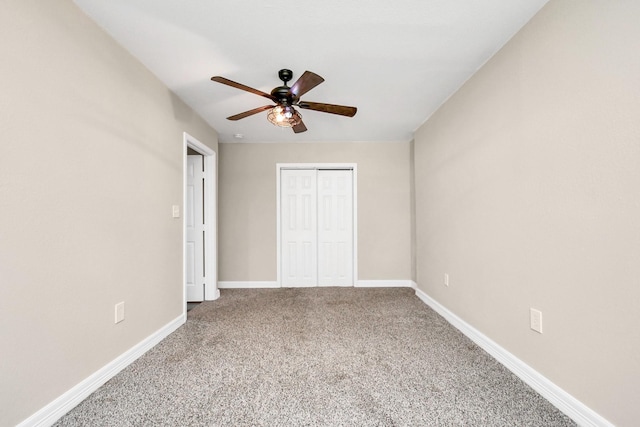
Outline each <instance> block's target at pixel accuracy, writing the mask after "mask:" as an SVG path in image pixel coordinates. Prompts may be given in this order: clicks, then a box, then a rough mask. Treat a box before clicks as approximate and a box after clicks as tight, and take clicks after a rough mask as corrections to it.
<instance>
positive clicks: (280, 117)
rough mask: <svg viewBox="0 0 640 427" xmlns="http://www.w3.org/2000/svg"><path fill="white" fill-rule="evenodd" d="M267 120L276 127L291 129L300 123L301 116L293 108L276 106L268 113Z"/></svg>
mask: <svg viewBox="0 0 640 427" xmlns="http://www.w3.org/2000/svg"><path fill="white" fill-rule="evenodd" d="M267 120H269V121H270V122H271V123H273V124H274V125H276V126H280V127H283V128H291V127H294V126H295V125H297V124H299V123H300V122H302V115H300V113H298V112H297V111H296V110H295V109H294V108H293V107H290V106H285V105H276V106H275V107H273V108H272V109H271V111H269V114H268V115H267Z"/></svg>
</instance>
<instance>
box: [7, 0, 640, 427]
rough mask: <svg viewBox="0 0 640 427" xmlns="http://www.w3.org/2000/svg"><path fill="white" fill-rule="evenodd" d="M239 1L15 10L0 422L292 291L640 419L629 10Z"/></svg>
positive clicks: (637, 133)
mask: <svg viewBox="0 0 640 427" xmlns="http://www.w3.org/2000/svg"><path fill="white" fill-rule="evenodd" d="M227 3H228V4H225V3H221V2H206V1H195V2H175V1H172V0H162V1H159V2H150V1H144V0H135V1H124V0H118V1H112V2H101V1H98V0H74V1H72V0H54V1H46V2H43V1H36V0H7V1H4V2H3V3H2V6H0V7H1V8H2V13H1V14H0V28H2V30H1V32H2V37H0V52H2V61H0V70H1V71H2V72H1V74H0V75H1V76H2V79H0V130H1V131H2V137H3V141H2V144H0V206H1V207H2V209H1V212H2V214H1V216H0V218H1V219H0V320H1V322H0V342H1V343H2V348H1V350H0V355H1V356H0V426H16V425H19V426H23V427H24V426H45V425H53V424H54V423H55V422H56V421H58V420H59V419H60V418H61V417H63V416H64V415H65V414H67V413H68V412H69V411H71V410H72V409H73V408H74V407H75V406H76V405H78V404H79V403H80V402H82V401H83V400H84V399H85V398H87V397H88V396H89V395H90V394H91V393H92V392H94V391H95V390H97V389H98V388H99V387H101V386H102V385H103V384H104V383H105V382H107V381H108V380H109V379H111V378H113V377H114V376H116V375H118V373H119V372H121V371H122V370H125V369H126V368H127V367H128V366H129V365H131V364H132V363H135V361H136V360H137V359H138V358H140V357H143V355H144V354H145V353H146V352H148V351H150V350H151V349H153V348H154V347H155V346H157V345H159V343H161V342H162V340H163V339H166V338H167V337H171V336H172V334H175V333H176V331H178V332H179V331H180V330H181V328H185V327H186V326H188V325H189V322H191V320H190V318H189V316H191V315H193V316H196V314H194V313H196V312H198V311H199V310H203V309H204V308H205V306H207V305H208V306H210V307H214V308H213V309H212V310H213V311H215V310H216V309H215V307H217V305H216V304H224V303H225V302H224V301H225V298H226V299H227V300H229V299H230V298H231V297H232V296H234V295H245V294H246V295H249V294H250V293H251V292H256V295H264V298H265V301H267V300H271V298H273V297H272V296H271V295H275V294H272V293H270V292H281V291H282V290H283V289H282V288H289V287H292V288H296V287H305V288H322V287H330V288H334V287H335V288H340V287H345V288H363V292H364V290H365V288H367V289H370V290H371V289H379V290H380V292H387V293H384V295H388V298H393V295H396V294H395V293H393V292H391V291H390V289H395V290H398V289H400V290H401V292H405V293H410V295H409V297H410V301H415V302H419V303H420V306H419V307H422V308H421V309H424V310H425V312H426V310H429V312H431V310H433V311H434V312H435V313H437V314H438V316H441V318H442V319H444V321H446V323H448V324H450V325H452V326H453V327H454V328H455V329H457V330H459V331H460V332H461V333H462V334H463V335H464V336H466V337H468V338H469V339H470V340H471V341H473V342H474V343H475V344H477V345H478V346H479V347H480V348H482V350H483V351H484V352H486V353H487V354H489V355H490V356H491V357H492V358H494V359H495V360H497V361H498V362H499V363H500V364H501V365H504V366H505V367H506V368H507V369H508V370H509V371H510V372H512V373H513V374H515V375H516V376H517V377H518V378H520V379H521V380H522V381H523V382H524V383H526V384H527V386H528V387H531V388H532V389H533V390H535V392H536V393H539V394H540V395H541V396H542V397H543V398H544V399H545V400H546V401H548V402H550V403H551V404H552V405H553V407H555V408H557V409H558V410H559V411H560V412H562V413H563V414H565V415H566V416H567V417H568V418H569V419H571V420H572V421H573V422H575V423H577V424H578V425H594V426H596V425H597V426H612V425H615V426H633V425H638V420H640V406H639V405H638V402H640V334H639V333H638V325H640V25H639V24H638V23H639V22H640V2H638V1H634V0H620V1H610V0H548V1H547V0H531V1H529V0H518V1H507V0H490V1H487V2H474V1H470V0H464V1H461V2H456V4H452V2H448V1H443V0H429V1H422V2H421V1H417V0H407V1H401V2H391V3H389V2H381V1H375V2H352V3H349V4H344V2H338V1H334V0H331V1H328V2H316V3H312V2H299V3H290V2H289V3H285V2H281V1H279V0H274V1H257V0H252V1H249V2H241V3H242V4H235V3H239V2H227ZM289 70H291V71H289ZM279 71H280V72H279ZM289 73H291V74H289ZM212 80H213V81H212ZM274 88H275V89H274ZM283 88H284V89H283ZM272 89H273V91H272ZM249 92H253V93H249ZM265 98H267V99H265ZM311 100H313V101H314V102H312V101H311ZM267 104H268V105H267ZM279 108H280V109H281V110H282V111H291V112H292V114H290V115H288V116H287V115H284V116H283V117H284V120H285V121H288V122H287V123H286V124H285V125H283V124H282V123H281V122H279V120H281V118H274V117H273V116H272V115H274V114H277V113H278V111H277V110H278V109H279ZM243 111H244V112H245V113H243ZM356 111H357V112H356ZM327 113H329V114H327ZM236 114H237V115H236ZM234 115H236V116H234ZM268 116H269V117H268ZM228 117H229V118H230V120H228V119H227V118H228ZM269 121H271V122H272V123H269ZM274 124H275V126H274ZM287 127H291V128H292V129H288V128H287ZM194 171H195V172H194ZM27 172H28V173H27ZM192 172H193V175H192ZM194 194H195V196H194ZM307 214H308V216H306V215H307ZM193 218H196V219H195V223H196V225H194V224H192V219H193ZM198 227H200V228H198ZM308 227H310V228H308ZM307 229H310V230H312V231H311V232H310V233H309V235H308V236H307V235H306V234H304V230H307ZM301 236H302V237H301ZM309 236H310V237H309ZM305 239H306V240H305ZM301 241H302V242H303V243H302V244H300V245H298V243H299V242H301ZM194 242H195V243H194ZM296 242H298V243H296ZM296 245H297V246H296ZM192 247H195V248H196V249H194V251H195V252H193V251H192ZM198 248H200V249H198ZM202 248H204V249H202ZM194 266H195V267H194ZM309 271H310V272H311V273H309ZM307 273H308V274H307ZM402 289H404V291H402ZM298 291H300V292H302V290H296V292H298ZM337 291H340V289H337ZM344 291H345V292H353V291H357V289H345V290H344ZM345 295H346V294H345ZM381 295H382V294H381ZM402 295H404V294H402ZM187 302H201V304H199V305H197V307H196V308H194V309H193V311H192V312H188V311H187V304H186V303H187ZM386 302H390V301H386ZM239 311H240V310H239ZM240 314H241V313H239V312H238V311H236V312H234V313H233V316H236V315H240ZM248 315H249V314H248ZM413 332H414V333H416V334H418V335H419V334H420V331H419V330H416V331H413ZM292 333H293V332H292ZM219 339H220V340H222V341H224V340H225V337H224V334H222V335H221V336H220V337H219ZM418 350H419V349H418ZM416 354H420V352H419V351H418V353H416ZM416 357H419V356H416ZM415 362H416V363H418V362H420V363H426V362H427V361H424V360H423V361H420V360H415ZM398 366H400V362H398ZM212 405H215V401H214V402H212ZM311 416H312V414H311ZM470 424H473V423H470ZM489 424H491V423H490V422H489ZM221 425H222V424H221ZM353 425H357V423H354V424H353ZM378 425H401V423H399V424H393V423H390V424H385V422H384V420H382V419H381V420H379V424H378ZM460 425H464V423H462V422H461V423H460ZM496 425H498V424H496Z"/></svg>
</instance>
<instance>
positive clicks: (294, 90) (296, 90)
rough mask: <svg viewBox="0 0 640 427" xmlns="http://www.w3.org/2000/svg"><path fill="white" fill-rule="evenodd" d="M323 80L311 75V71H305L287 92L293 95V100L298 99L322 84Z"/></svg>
mask: <svg viewBox="0 0 640 427" xmlns="http://www.w3.org/2000/svg"><path fill="white" fill-rule="evenodd" d="M323 81H324V79H323V78H322V77H320V76H319V75H317V74H316V73H312V72H311V71H305V72H304V73H303V74H302V75H301V76H300V78H299V79H298V80H297V81H296V82H295V83H294V84H293V86H291V89H289V92H290V93H291V94H292V95H293V97H294V98H295V99H298V98H300V97H301V96H302V95H304V94H305V93H307V92H309V91H310V90H311V89H313V88H314V87H316V86H318V85H319V84H320V83H322V82H323Z"/></svg>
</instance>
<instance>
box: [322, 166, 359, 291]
mask: <svg viewBox="0 0 640 427" xmlns="http://www.w3.org/2000/svg"><path fill="white" fill-rule="evenodd" d="M318 199H319V200H320V201H321V202H320V203H321V205H322V208H321V209H319V210H318V244H319V246H320V247H321V248H322V250H321V251H320V253H319V254H318V258H319V259H318V261H319V262H318V267H319V270H318V285H319V286H353V172H352V171H351V170H319V171H318Z"/></svg>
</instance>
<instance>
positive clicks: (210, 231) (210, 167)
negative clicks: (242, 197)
mask: <svg viewBox="0 0 640 427" xmlns="http://www.w3.org/2000/svg"><path fill="white" fill-rule="evenodd" d="M182 141H183V144H182V145H183V146H182V288H183V292H182V293H183V297H182V298H183V305H184V307H185V311H186V306H187V249H186V248H187V221H186V215H185V214H184V213H185V212H186V210H187V148H192V149H193V150H195V151H197V152H198V153H200V154H202V155H203V156H204V159H203V160H204V165H205V171H212V172H213V173H211V174H210V175H209V176H208V178H210V179H208V180H205V189H204V197H205V201H204V206H205V213H206V215H207V217H208V219H209V221H207V222H206V223H205V236H207V237H206V239H205V248H207V249H206V250H205V259H204V265H205V269H206V271H208V272H210V274H208V275H207V277H208V278H209V279H210V280H207V284H206V285H205V289H204V299H205V301H212V300H215V299H218V297H220V291H219V290H218V209H217V197H216V190H217V187H218V181H217V180H218V167H217V155H216V152H215V151H214V150H213V149H211V148H210V147H208V146H206V145H204V144H203V143H202V142H200V141H198V140H197V139H196V138H194V137H193V136H191V135H189V134H188V133H187V132H183V138H182Z"/></svg>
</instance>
